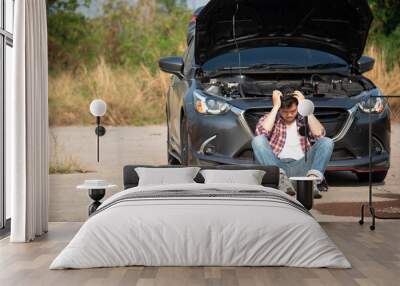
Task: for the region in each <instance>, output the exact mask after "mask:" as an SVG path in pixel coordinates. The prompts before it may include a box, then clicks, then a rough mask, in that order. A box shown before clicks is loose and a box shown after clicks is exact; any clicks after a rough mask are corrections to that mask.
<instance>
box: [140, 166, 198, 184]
mask: <svg viewBox="0 0 400 286" xmlns="http://www.w3.org/2000/svg"><path fill="white" fill-rule="evenodd" d="M199 170H200V168H199V167H184V168H146V167H137V168H135V171H136V173H137V174H138V176H139V183H138V186H149V185H165V184H186V183H195V181H193V179H194V178H195V177H196V175H197V173H198V172H199Z"/></svg>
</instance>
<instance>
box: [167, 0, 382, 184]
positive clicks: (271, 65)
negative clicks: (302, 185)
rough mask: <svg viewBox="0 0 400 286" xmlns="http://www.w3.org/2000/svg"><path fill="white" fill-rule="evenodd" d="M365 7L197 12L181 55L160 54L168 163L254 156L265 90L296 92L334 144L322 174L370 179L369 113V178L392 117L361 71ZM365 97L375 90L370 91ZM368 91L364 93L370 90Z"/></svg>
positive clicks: (256, 0) (260, 2)
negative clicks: (165, 79)
mask: <svg viewBox="0 0 400 286" xmlns="http://www.w3.org/2000/svg"><path fill="white" fill-rule="evenodd" d="M371 21H372V14H371V11H370V9H369V6H368V4H367V1H366V0H327V1H295V0H279V1H275V0H243V1H232V0H211V1H210V2H208V4H207V5H206V6H204V7H202V8H201V9H198V10H197V11H196V13H195V14H194V16H193V18H192V21H191V23H190V24H189V29H188V38H187V44H188V46H187V48H186V51H185V54H184V56H183V57H166V58H162V59H160V61H159V66H160V68H161V70H163V71H165V72H168V73H171V74H172V77H171V85H170V87H169V89H168V93H167V106H166V113H167V122H168V138H167V141H168V161H169V163H171V164H185V165H186V164H190V165H193V164H196V165H197V164H202V165H208V164H211V165H214V164H254V163H255V161H254V155H253V151H252V148H251V140H252V138H253V137H254V131H255V125H256V123H257V121H258V119H259V118H260V117H261V116H262V115H264V114H265V113H266V112H268V111H269V110H270V109H271V107H272V101H271V96H272V91H273V90H274V89H279V88H281V87H283V86H290V87H293V88H295V89H299V90H301V91H302V92H303V93H304V94H305V96H306V98H308V99H310V100H312V101H313V102H314V104H315V107H316V108H315V115H316V117H317V118H318V119H319V120H320V121H321V122H322V123H323V125H324V126H325V128H326V131H327V136H328V137H330V138H332V139H333V140H334V142H335V149H334V152H333V155H332V158H331V161H330V163H329V166H328V169H327V171H328V172H331V171H338V170H347V171H353V172H355V173H356V174H357V175H358V177H359V179H360V180H368V174H369V164H368V162H369V161H368V159H369V157H368V155H369V148H368V118H369V114H371V117H372V122H373V123H372V126H373V146H372V151H373V153H372V161H373V175H372V177H373V180H374V181H383V180H384V178H385V176H386V174H387V171H388V169H389V166H390V116H389V111H388V107H387V106H386V105H385V103H384V101H383V100H382V99H381V98H379V97H376V96H381V95H382V93H381V91H380V90H379V88H378V87H376V86H375V85H374V83H373V82H371V81H370V80H369V79H367V78H366V77H364V76H363V75H362V74H363V73H365V72H366V71H369V70H371V69H372V67H373V65H374V60H373V59H372V58H369V57H366V56H362V53H363V50H364V47H365V42H366V39H367V35H368V30H369V27H370V24H371ZM371 96H372V97H371ZM369 97H371V98H372V99H371V100H370V101H368V98H369Z"/></svg>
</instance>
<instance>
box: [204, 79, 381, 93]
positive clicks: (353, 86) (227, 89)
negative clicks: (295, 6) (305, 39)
mask: <svg viewBox="0 0 400 286" xmlns="http://www.w3.org/2000/svg"><path fill="white" fill-rule="evenodd" d="M283 77H284V79H282V78H283ZM201 86H202V88H203V90H204V91H205V92H207V93H208V94H211V95H215V96H222V97H224V98H226V99H237V98H255V97H271V96H272V92H273V90H275V89H278V90H279V89H281V88H282V87H288V86H289V87H291V88H293V89H295V90H300V91H301V92H302V93H303V94H304V95H305V96H314V97H327V98H328V97H351V96H356V95H358V94H360V93H361V92H363V91H364V90H369V89H371V88H374V86H373V84H372V83H371V82H370V81H368V80H366V79H365V78H363V77H361V76H357V75H354V76H340V75H331V74H330V75H327V74H311V75H300V76H299V75H288V74H285V75H284V76H282V75H281V76H279V75H274V76H271V75H270V76H269V78H265V76H264V77H260V76H259V75H258V76H257V77H254V75H253V76H251V77H249V76H247V75H246V76H241V77H240V76H225V77H218V78H208V79H207V78H203V79H202V81H201Z"/></svg>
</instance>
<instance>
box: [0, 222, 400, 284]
mask: <svg viewBox="0 0 400 286" xmlns="http://www.w3.org/2000/svg"><path fill="white" fill-rule="evenodd" d="M80 225H81V223H51V224H50V231H49V233H48V234H47V235H46V236H44V237H43V238H40V239H38V240H36V241H34V242H32V243H28V244H10V243H9V242H8V238H6V239H3V240H1V241H0V285H1V286H8V285H10V286H11V285H12V286H17V285H29V286H31V285H32V286H33V285H57V286H61V285H68V286H75V285H96V286H97V285H141V286H145V285H167V286H179V285H227V286H234V285H256V286H260V285H383V286H390V285H400V223H398V222H395V221H390V222H389V221H379V222H378V225H377V229H376V231H375V232H371V231H370V230H369V228H368V225H364V226H359V225H358V224H357V223H356V222H354V223H347V222H346V223H343V222H331V223H321V225H322V226H323V228H324V229H325V230H326V231H327V233H328V235H329V236H330V237H331V239H332V240H333V241H334V242H335V243H336V244H337V245H338V247H339V248H340V249H341V250H342V251H343V253H344V254H345V255H346V257H347V258H348V259H349V260H350V262H351V263H352V265H353V268H352V269H349V270H341V269H303V268H289V267H123V268H101V269H87V270H51V271H50V270H48V266H49V264H50V263H51V261H52V260H53V259H54V257H55V256H56V255H57V254H58V253H59V252H60V251H61V250H62V248H63V247H64V246H65V245H66V244H67V242H68V241H69V240H70V239H71V238H72V236H73V235H74V234H75V233H76V231H77V230H78V229H79V227H80Z"/></svg>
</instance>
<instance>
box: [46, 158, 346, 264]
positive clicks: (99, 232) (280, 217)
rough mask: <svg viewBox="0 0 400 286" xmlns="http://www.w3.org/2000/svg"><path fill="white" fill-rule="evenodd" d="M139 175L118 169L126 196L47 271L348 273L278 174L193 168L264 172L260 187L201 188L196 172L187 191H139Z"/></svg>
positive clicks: (182, 187)
mask: <svg viewBox="0 0 400 286" xmlns="http://www.w3.org/2000/svg"><path fill="white" fill-rule="evenodd" d="M137 167H151V166H143V165H142V166H126V167H125V168H124V190H123V191H121V192H119V193H117V194H115V195H113V196H111V197H109V198H108V199H107V200H105V201H104V202H103V203H102V205H101V206H100V207H99V208H98V210H97V211H96V212H95V213H94V214H93V215H91V216H90V217H89V219H88V220H87V221H86V222H85V223H84V224H83V225H82V227H81V229H80V230H79V231H78V233H77V234H76V235H75V237H74V238H73V239H72V240H71V242H70V243H69V244H68V245H67V246H66V247H65V248H64V250H62V252H61V253H60V254H59V255H58V256H57V257H56V258H55V259H54V261H53V262H52V264H51V265H50V269H66V268H92V267H117V266H130V265H144V266H291V267H312V268H314V267H329V268H350V267H351V265H350V263H349V262H348V260H347V259H346V258H345V257H344V255H343V253H342V252H341V251H340V250H339V249H338V248H337V247H336V245H335V244H334V242H333V241H332V240H331V239H330V238H329V237H328V236H327V234H326V233H325V231H324V230H323V229H322V228H321V226H320V225H319V224H318V222H317V221H316V220H315V219H314V218H313V216H312V215H311V214H310V213H309V211H308V210H307V209H305V208H304V207H303V206H302V205H301V203H299V202H298V201H296V200H295V199H294V198H293V197H290V196H288V195H286V194H285V193H284V192H282V191H280V190H278V189H277V186H278V184H279V169H278V168H275V167H268V166H218V167H211V166H210V167H204V166H201V167H199V168H201V169H202V171H203V170H205V169H224V170H262V171H264V175H263V177H262V179H261V184H259V185H255V184H238V183H209V182H204V178H203V175H201V174H200V172H199V173H198V174H197V175H196V176H195V178H194V181H193V182H191V183H179V184H174V183H172V184H159V185H157V184H155V185H140V184H139V185H138V182H139V177H138V174H137V172H136V171H135V170H138V169H136V168H137ZM162 167H163V168H172V167H171V166H162ZM176 168H179V167H176Z"/></svg>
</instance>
